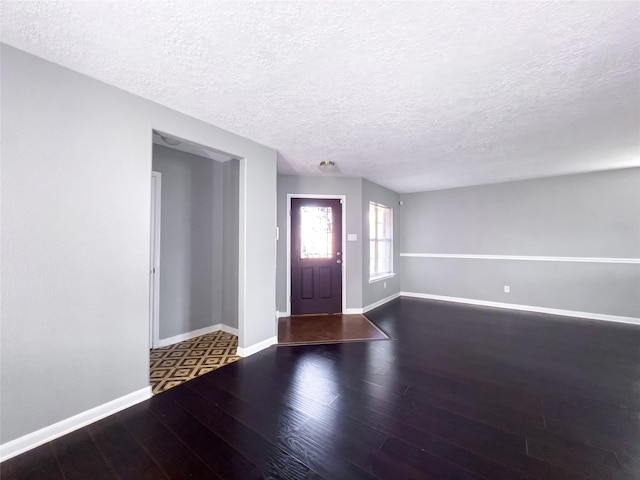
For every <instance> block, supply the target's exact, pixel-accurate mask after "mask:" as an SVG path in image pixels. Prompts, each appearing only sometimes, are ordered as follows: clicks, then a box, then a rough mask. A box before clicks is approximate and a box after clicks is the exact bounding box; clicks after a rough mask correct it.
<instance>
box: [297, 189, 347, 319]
mask: <svg viewBox="0 0 640 480" xmlns="http://www.w3.org/2000/svg"><path fill="white" fill-rule="evenodd" d="M292 198H320V199H331V200H341V201H342V313H345V311H346V310H347V263H348V259H347V196H346V195H322V194H317V195H316V194H306V193H288V194H287V303H286V305H287V311H286V312H285V313H286V315H285V316H287V317H289V316H291V199H292Z"/></svg>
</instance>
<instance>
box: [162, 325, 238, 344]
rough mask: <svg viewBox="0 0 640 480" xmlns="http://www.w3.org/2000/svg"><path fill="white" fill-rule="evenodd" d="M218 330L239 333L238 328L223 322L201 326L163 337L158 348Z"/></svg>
mask: <svg viewBox="0 0 640 480" xmlns="http://www.w3.org/2000/svg"><path fill="white" fill-rule="evenodd" d="M218 330H222V331H223V332H227V333H231V334H232V335H238V329H237V328H233V327H230V326H228V325H225V324H223V323H218V324H216V325H211V326H209V327H204V328H199V329H197V330H192V331H190V332H187V333H181V334H180V335H175V336H173V337H169V338H161V339H160V340H159V341H158V348H161V347H166V346H167V345H173V344H174V343H179V342H184V341H185V340H191V339H192V338H196V337H199V336H201V335H207V334H208V333H212V332H217V331H218Z"/></svg>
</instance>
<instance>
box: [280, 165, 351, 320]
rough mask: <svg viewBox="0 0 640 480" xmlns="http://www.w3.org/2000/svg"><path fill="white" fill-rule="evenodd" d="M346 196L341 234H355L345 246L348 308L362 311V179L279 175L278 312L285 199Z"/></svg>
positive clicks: (283, 302) (283, 307)
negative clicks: (352, 240) (313, 196)
mask: <svg viewBox="0 0 640 480" xmlns="http://www.w3.org/2000/svg"><path fill="white" fill-rule="evenodd" d="M288 194H298V195H299V194H308V195H310V194H314V195H346V207H345V210H346V215H347V218H346V226H347V229H346V231H345V232H343V234H344V235H345V237H346V235H347V234H348V233H355V234H356V235H358V240H357V241H356V242H347V251H346V252H345V263H346V269H347V271H346V281H347V285H346V287H347V303H346V305H347V308H362V242H363V238H362V234H363V231H362V179H361V178H347V177H323V176H295V175H278V227H279V228H280V240H279V241H278V269H277V272H276V273H277V282H276V283H277V291H276V298H277V302H276V304H277V306H278V311H280V312H286V311H287V298H286V297H287V237H288V235H289V232H288V231H287V214H288V213H287V195H288Z"/></svg>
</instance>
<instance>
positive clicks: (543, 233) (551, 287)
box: [400, 168, 640, 317]
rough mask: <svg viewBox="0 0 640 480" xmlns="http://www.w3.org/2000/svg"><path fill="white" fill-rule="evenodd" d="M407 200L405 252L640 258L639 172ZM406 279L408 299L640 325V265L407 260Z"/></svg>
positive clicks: (443, 192)
mask: <svg viewBox="0 0 640 480" xmlns="http://www.w3.org/2000/svg"><path fill="white" fill-rule="evenodd" d="M401 198H402V200H403V201H404V206H403V207H402V209H401V215H402V219H401V230H400V239H401V243H400V248H401V252H403V253H450V254H485V255H523V256H557V257H605V258H609V257H615V258H636V259H637V258H640V169H638V168H633V169H624V170H615V171H606V172H598V173H589V174H581V175H569V176H562V177H554V178H546V179H539V180H528V181H521V182H510V183H503V184H496V185H486V186H478V187H469V188H458V189H451V190H441V191H434V192H425V193H415V194H408V195H403V196H402V197H401ZM402 272H403V275H402V285H401V288H402V291H404V292H415V293H427V294H434V295H444V296H453V297H462V298H470V299H477V300H485V301H495V302H505V303H514V304H521V305H532V306H538V307H547V308H558V309H565V310H574V311H581V312H590V313H601V314H609V315H619V316H629V317H640V295H639V292H640V265H638V264H635V265H634V264H631V265H626V264H606V263H568V262H538V261H533V262H529V261H515V260H480V259H446V258H445V259H442V258H410V257H402ZM504 285H510V286H511V293H509V294H506V293H503V286H504Z"/></svg>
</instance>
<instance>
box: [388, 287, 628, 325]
mask: <svg viewBox="0 0 640 480" xmlns="http://www.w3.org/2000/svg"><path fill="white" fill-rule="evenodd" d="M400 295H402V296H403V297H413V298H426V299H428V300H442V301H445V302H456V303H466V304H468V305H481V306H483V307H496V308H507V309H510V310H522V311H525V312H537V313H548V314H551V315H562V316H565V317H577V318H588V319H590V320H604V321H607V322H618V323H631V324H634V325H640V318H635V317H621V316H618V315H607V314H604V313H592V312H577V311H575V310H561V309H558V308H547V307H535V306H532V305H518V304H515V303H502V302H489V301H486V300H476V299H473V298H462V297H447V296H444V295H431V294H429V293H415V292H400Z"/></svg>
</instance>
